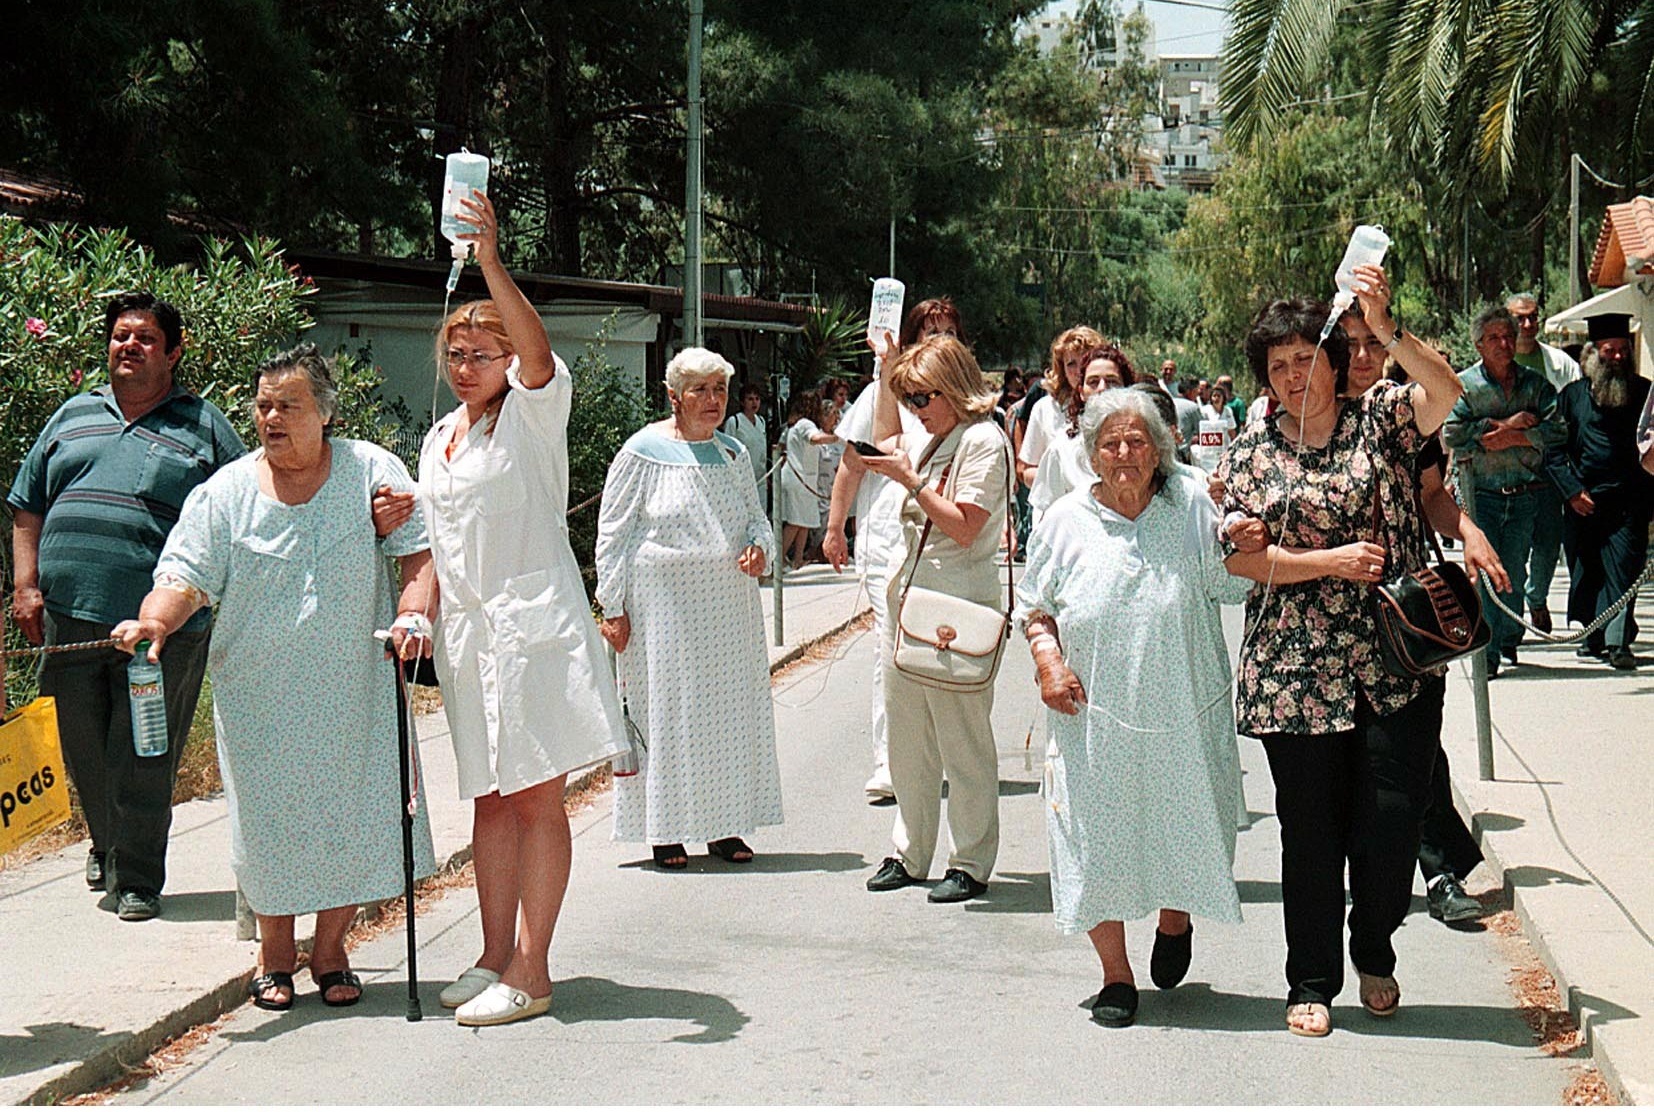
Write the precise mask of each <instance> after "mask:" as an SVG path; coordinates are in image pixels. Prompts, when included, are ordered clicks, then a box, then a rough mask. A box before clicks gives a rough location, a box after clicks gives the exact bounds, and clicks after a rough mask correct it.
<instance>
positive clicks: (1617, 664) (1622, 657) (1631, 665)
mask: <svg viewBox="0 0 1654 1112" xmlns="http://www.w3.org/2000/svg"><path fill="white" fill-rule="evenodd" d="M1608 667H1610V668H1612V669H1613V670H1614V671H1616V672H1635V671H1636V670H1637V658H1636V657H1635V656H1634V655H1632V653H1631V650H1630V649H1628V648H1626V647H1625V646H1624V645H1620V646H1617V647H1615V648H1612V649H1609V650H1608Z"/></svg>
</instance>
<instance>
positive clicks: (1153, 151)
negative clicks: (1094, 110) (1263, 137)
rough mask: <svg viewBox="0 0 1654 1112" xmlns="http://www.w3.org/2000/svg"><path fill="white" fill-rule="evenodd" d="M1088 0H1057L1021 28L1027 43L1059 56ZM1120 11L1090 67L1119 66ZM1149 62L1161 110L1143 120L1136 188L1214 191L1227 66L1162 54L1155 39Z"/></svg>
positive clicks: (1208, 57) (1094, 47)
mask: <svg viewBox="0 0 1654 1112" xmlns="http://www.w3.org/2000/svg"><path fill="white" fill-rule="evenodd" d="M1085 3H1086V0H1055V2H1054V3H1051V4H1048V5H1046V6H1045V7H1044V8H1042V9H1041V10H1040V11H1039V12H1037V13H1036V14H1034V15H1032V16H1030V17H1029V18H1028V19H1027V20H1025V21H1024V23H1023V25H1022V31H1021V34H1022V36H1023V37H1025V38H1028V37H1031V38H1033V39H1035V40H1036V41H1037V42H1038V44H1039V48H1040V50H1041V51H1042V52H1043V53H1047V54H1049V53H1050V52H1051V51H1053V50H1055V49H1056V48H1057V47H1058V46H1059V45H1060V44H1061V43H1062V40H1063V36H1064V35H1065V34H1068V33H1069V32H1070V31H1071V30H1072V29H1073V26H1074V23H1075V21H1076V20H1077V19H1078V18H1079V15H1080V13H1081V11H1082V9H1083V8H1084V6H1085ZM1120 15H1121V13H1120V12H1119V11H1118V10H1116V20H1115V27H1114V34H1113V35H1112V36H1106V35H1100V36H1098V38H1099V39H1100V40H1102V41H1100V42H1097V43H1094V44H1091V46H1090V49H1089V52H1088V54H1087V57H1086V62H1087V64H1088V65H1091V66H1092V67H1094V68H1096V69H1098V70H1107V69H1108V68H1109V67H1111V66H1113V65H1116V64H1117V63H1118V62H1119V43H1120V42H1121V40H1122V38H1123V36H1122V34H1121V33H1120V28H1119V17H1120ZM1143 51H1144V56H1145V58H1146V60H1147V61H1148V62H1149V63H1151V64H1153V65H1156V66H1158V68H1159V71H1160V96H1159V101H1160V110H1159V112H1158V113H1156V114H1152V115H1149V116H1146V117H1144V119H1143V124H1142V126H1143V137H1144V144H1145V147H1146V150H1145V152H1144V153H1145V159H1144V165H1143V166H1140V167H1137V168H1136V169H1135V170H1134V172H1133V175H1132V177H1133V181H1132V184H1133V186H1134V187H1137V188H1164V187H1166V186H1177V187H1180V188H1183V189H1188V190H1192V191H1199V192H1204V191H1206V190H1209V189H1211V188H1212V185H1213V184H1214V182H1215V181H1216V180H1217V173H1218V170H1219V169H1221V168H1222V166H1223V164H1224V154H1223V147H1222V137H1223V114H1222V110H1221V109H1220V107H1219V91H1220V88H1221V85H1222V78H1223V60H1222V57H1221V56H1220V55H1217V54H1160V53H1158V51H1157V50H1156V48H1155V34H1154V33H1153V31H1151V32H1150V34H1149V36H1148V38H1147V40H1146V41H1145V43H1144V46H1143Z"/></svg>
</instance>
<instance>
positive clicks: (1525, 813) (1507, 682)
mask: <svg viewBox="0 0 1654 1112" xmlns="http://www.w3.org/2000/svg"><path fill="white" fill-rule="evenodd" d="M1651 596H1654V590H1651V589H1649V588H1646V587H1645V588H1644V589H1643V591H1642V597H1641V600H1640V605H1639V606H1638V607H1637V614H1638V622H1639V624H1640V625H1641V626H1642V629H1643V641H1642V645H1641V652H1640V654H1639V658H1638V659H1639V662H1640V667H1639V669H1638V670H1637V671H1635V672H1616V671H1613V670H1612V669H1610V668H1609V667H1608V666H1607V665H1606V664H1603V663H1601V662H1600V661H1596V660H1581V659H1579V658H1578V657H1576V656H1575V655H1574V650H1573V647H1572V646H1565V647H1564V646H1551V645H1534V644H1533V643H1532V641H1531V639H1530V641H1529V643H1528V644H1524V645H1523V646H1522V648H1521V649H1520V650H1519V652H1518V658H1519V660H1520V663H1519V664H1518V665H1517V666H1516V667H1514V668H1511V667H1508V666H1507V667H1506V668H1505V669H1504V670H1503V671H1502V672H1501V673H1500V676H1499V678H1498V679H1497V680H1494V681H1493V682H1492V683H1491V684H1490V685H1489V688H1488V691H1489V699H1490V702H1491V704H1492V717H1493V729H1494V754H1493V756H1494V772H1495V778H1494V779H1493V780H1491V781H1482V780H1480V779H1479V778H1478V766H1477V752H1476V722H1475V716H1474V710H1473V704H1472V701H1471V685H1470V668H1469V666H1468V665H1467V664H1463V663H1461V664H1459V665H1455V666H1454V668H1453V670H1452V673H1451V675H1450V678H1449V689H1448V697H1447V715H1446V721H1445V725H1444V731H1443V732H1444V737H1445V741H1446V747H1447V754H1448V757H1449V759H1450V760H1451V762H1452V766H1453V781H1454V784H1455V787H1456V788H1457V790H1458V792H1459V797H1460V811H1461V813H1463V814H1465V815H1473V816H1474V828H1475V831H1476V833H1477V836H1478V838H1479V839H1480V841H1481V843H1482V848H1483V850H1484V852H1485V853H1486V854H1487V857H1488V865H1489V866H1490V867H1491V868H1492V869H1493V871H1494V874H1495V875H1496V876H1497V877H1498V878H1499V879H1500V881H1501V882H1502V883H1503V884H1504V886H1505V887H1506V888H1507V889H1508V890H1509V892H1510V894H1511V897H1512V901H1513V903H1514V905H1515V908H1516V911H1517V913H1518V914H1519V915H1520V916H1521V919H1522V922H1523V925H1524V928H1525V931H1526V933H1527V935H1528V937H1529V938H1530V939H1532V941H1533V943H1534V945H1535V947H1536V948H1537V949H1538V950H1539V953H1540V955H1541V957H1542V958H1543V959H1544V961H1545V962H1546V963H1547V965H1549V967H1550V969H1551V972H1552V974H1553V975H1555V977H1556V979H1557V981H1558V984H1559V986H1560V987H1561V988H1562V990H1563V998H1564V1000H1565V1001H1566V1003H1567V1006H1568V1008H1569V1010H1570V1011H1572V1012H1573V1013H1574V1015H1575V1016H1576V1017H1578V1019H1579V1021H1580V1025H1581V1027H1582V1028H1583V1029H1584V1030H1585V1032H1586V1034H1587V1038H1588V1039H1589V1045H1590V1049H1591V1052H1592V1054H1593V1056H1594V1058H1595V1059H1596V1062H1597V1064H1598V1065H1599V1067H1600V1068H1601V1069H1602V1072H1603V1075H1604V1076H1605V1077H1606V1079H1607V1080H1608V1082H1609V1084H1610V1085H1611V1086H1612V1087H1613V1089H1614V1090H1615V1093H1616V1095H1617V1096H1618V1098H1619V1099H1620V1100H1622V1101H1625V1102H1628V1103H1636V1104H1651V1103H1654V773H1651V772H1650V758H1651V757H1654V751H1651V749H1650V744H1649V743H1650V741H1651V740H1654V699H1651V698H1650V696H1651V695H1654V656H1651V655H1650V653H1649V649H1648V634H1649V632H1650V631H1654V597H1651ZM1550 608H1551V613H1552V614H1553V615H1555V616H1556V619H1557V621H1558V622H1560V621H1561V620H1562V615H1563V614H1565V613H1566V611H1567V568H1566V567H1563V568H1561V569H1559V570H1558V572H1557V577H1556V582H1555V583H1554V584H1553V586H1552V594H1551V601H1550ZM1560 632H1562V631H1561V630H1560V629H1559V630H1558V633H1560Z"/></svg>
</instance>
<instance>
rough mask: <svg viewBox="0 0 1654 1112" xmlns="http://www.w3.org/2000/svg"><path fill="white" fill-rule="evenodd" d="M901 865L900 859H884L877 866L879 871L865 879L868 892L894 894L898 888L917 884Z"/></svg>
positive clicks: (905, 867) (904, 866)
mask: <svg viewBox="0 0 1654 1112" xmlns="http://www.w3.org/2000/svg"><path fill="white" fill-rule="evenodd" d="M918 883H919V882H918V881H917V880H916V879H914V877H913V876H912V875H910V874H909V873H908V871H907V866H906V865H903V864H902V859H901V858H900V857H886V858H885V859H884V862H883V863H882V864H880V865H879V871H878V872H876V873H874V874H873V875H872V876H870V877H868V878H867V890H868V891H869V892H894V891H895V890H896V889H898V888H906V887H907V886H908V885H910V884H918Z"/></svg>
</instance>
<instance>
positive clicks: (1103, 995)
mask: <svg viewBox="0 0 1654 1112" xmlns="http://www.w3.org/2000/svg"><path fill="white" fill-rule="evenodd" d="M1091 1018H1092V1021H1093V1022H1095V1023H1099V1024H1101V1025H1102V1026H1104V1027H1130V1026H1131V1025H1132V1024H1133V1023H1136V1022H1137V986H1136V985H1128V984H1127V983H1126V982H1124V981H1115V982H1114V983H1113V984H1111V985H1104V986H1103V991H1101V992H1099V993H1098V994H1097V999H1096V1000H1095V1001H1093V1002H1092V1005H1091Z"/></svg>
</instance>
